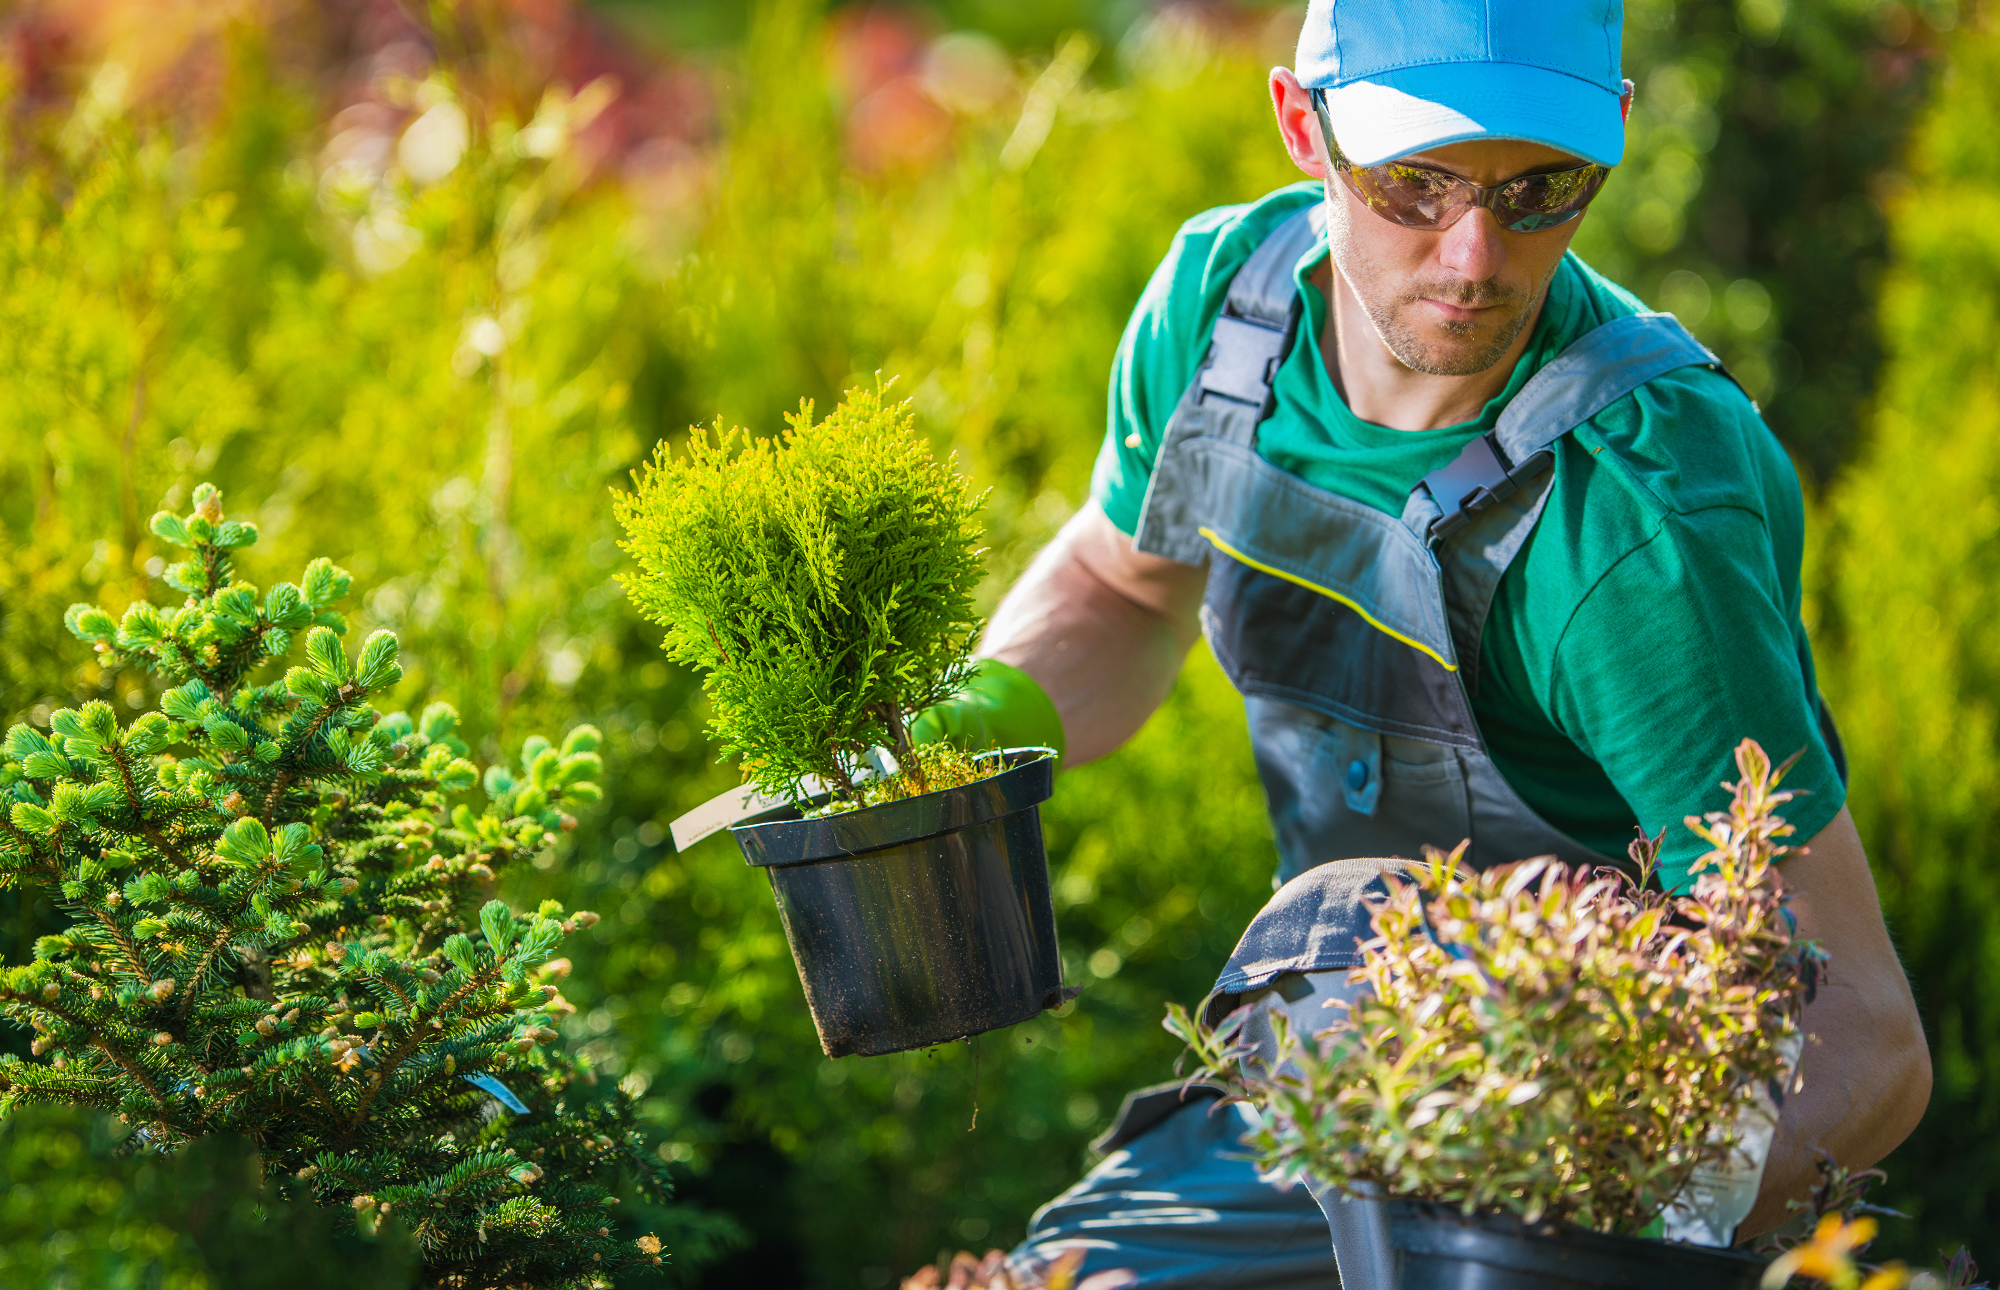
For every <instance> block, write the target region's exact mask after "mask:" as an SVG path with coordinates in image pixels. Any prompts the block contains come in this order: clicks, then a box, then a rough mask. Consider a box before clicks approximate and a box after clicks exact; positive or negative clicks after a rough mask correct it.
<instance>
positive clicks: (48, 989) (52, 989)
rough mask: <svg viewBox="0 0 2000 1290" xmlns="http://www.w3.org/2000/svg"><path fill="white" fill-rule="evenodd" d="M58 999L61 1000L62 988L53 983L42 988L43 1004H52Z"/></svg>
mask: <svg viewBox="0 0 2000 1290" xmlns="http://www.w3.org/2000/svg"><path fill="white" fill-rule="evenodd" d="M60 998H62V987H61V986H59V985H57V984H56V983H55V982H53V981H51V982H50V983H49V984H47V985H45V986H43V987H42V1002H43V1003H54V1002H55V1001H56V1000H57V999H60Z"/></svg>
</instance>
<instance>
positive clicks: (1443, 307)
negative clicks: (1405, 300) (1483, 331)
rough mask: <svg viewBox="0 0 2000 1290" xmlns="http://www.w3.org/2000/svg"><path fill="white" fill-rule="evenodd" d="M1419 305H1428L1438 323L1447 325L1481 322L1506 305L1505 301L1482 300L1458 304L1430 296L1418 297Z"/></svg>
mask: <svg viewBox="0 0 2000 1290" xmlns="http://www.w3.org/2000/svg"><path fill="white" fill-rule="evenodd" d="M1419 303H1421V304H1424V305H1428V306H1429V307H1430V308H1431V309H1432V310H1434V311H1435V312H1436V314H1437V316H1438V319H1439V321H1441V322H1448V323H1449V322H1479V321H1481V320H1483V319H1484V318H1485V317H1486V315H1488V314H1490V313H1492V312H1493V311H1495V310H1496V309H1499V308H1501V307H1502V306H1504V305H1505V304H1506V303H1507V301H1506V300H1504V299H1500V300H1483V301H1482V300H1472V301H1468V302H1465V303H1460V302H1457V301H1452V300H1439V299H1436V298H1434V297H1431V296H1422V297H1419Z"/></svg>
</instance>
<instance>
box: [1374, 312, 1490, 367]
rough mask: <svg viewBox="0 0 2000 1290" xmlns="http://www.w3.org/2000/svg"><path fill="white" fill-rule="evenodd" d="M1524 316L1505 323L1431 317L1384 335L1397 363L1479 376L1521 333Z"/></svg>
mask: <svg viewBox="0 0 2000 1290" xmlns="http://www.w3.org/2000/svg"><path fill="white" fill-rule="evenodd" d="M1522 322H1524V320H1522V318H1508V320H1504V322H1452V320H1442V322H1440V320H1430V322H1426V324H1420V326H1408V324H1406V326H1398V328H1396V330H1394V332H1390V334H1384V342H1386V344H1388V352H1390V354H1394V356H1396V362H1400V364H1402V366H1406V368H1410V370H1412V372H1422V374H1426V376H1478V374H1480V372H1486V370H1492V366H1494V364H1498V362H1500V360H1502V358H1506V352H1508V350H1510V348H1512V346H1514V338H1516V336H1520V324H1522Z"/></svg>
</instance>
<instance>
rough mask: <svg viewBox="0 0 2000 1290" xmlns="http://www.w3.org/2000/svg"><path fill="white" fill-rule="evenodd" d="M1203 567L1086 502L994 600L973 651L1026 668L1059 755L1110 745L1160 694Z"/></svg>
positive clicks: (1139, 721)
mask: <svg viewBox="0 0 2000 1290" xmlns="http://www.w3.org/2000/svg"><path fill="white" fill-rule="evenodd" d="M1203 582H1204V575H1203V574H1202V572H1201V571H1200V570H1198V569H1193V568H1190V567H1188V566H1187V565H1184V564H1180V563H1178V562H1176V561H1173V560H1165V559H1161V558H1160V557H1159V556H1155V555H1147V554H1145V553H1144V552H1141V551H1138V550H1135V549H1134V548H1133V546H1132V539H1131V538H1128V537H1126V536H1125V535H1124V534H1123V533H1120V532H1119V531H1118V528H1117V526H1116V525H1114V524H1112V522H1111V521H1110V520H1108V519H1106V518H1105V515H1104V512H1103V511H1102V510H1100V509H1098V506H1097V503H1096V502H1090V503H1088V504H1086V505H1085V506H1084V508H1083V509H1082V510H1081V511H1079V512H1078V513H1077V514H1076V516H1075V517H1074V518H1072V519H1071V520H1070V522H1069V523H1067V524H1065V525H1063V528H1062V532H1060V533H1058V534H1056V537H1055V540H1054V541H1053V542H1050V543H1049V544H1048V546H1046V547H1044V548H1043V549H1042V553H1041V554H1040V555H1038V556H1036V557H1035V562H1034V563H1033V564H1032V565H1030V566H1028V571H1027V572H1026V573H1024V574H1022V575H1021V580H1020V581H1019V582H1017V583H1015V584H1014V589H1013V590H1012V591H1010V592H1008V593H1007V598H1006V599H1005V600H1003V601H1001V602H1000V608H999V609H998V610H997V611H995V613H994V615H993V621H992V622H990V623H989V624H987V627H986V635H985V636H984V637H983V638H982V639H981V641H980V643H979V654H980V656H981V657H984V658H997V659H999V660H1000V661H1001V662H1002V663H1008V664H1011V665H1013V666H1014V667H1018V668H1020V669H1021V670H1022V671H1023V672H1026V673H1027V674H1028V675H1029V676H1032V677H1034V678H1035V680H1036V681H1037V682H1039V683H1040V684H1041V687H1042V688H1043V689H1044V690H1046V691H1047V692H1048V695H1049V698H1051V699H1053V700H1054V701H1055V705H1056V711H1057V712H1059V713H1061V714H1062V721H1063V731H1064V733H1065V735H1066V736H1067V737H1068V741H1069V748H1068V752H1067V754H1066V756H1065V759H1064V760H1065V763H1066V764H1068V765H1072V766H1075V765H1080V764H1081V763H1083V762H1087V761H1090V760H1091V759H1093V758H1096V757H1102V756H1104V755H1105V754H1106V753H1108V752H1111V751H1112V750H1113V749H1115V748H1117V747H1118V746H1119V745H1120V744H1122V743H1124V742H1125V741H1126V740H1127V739H1129V738H1131V737H1132V735H1133V734H1134V733H1135V732H1136V731H1137V730H1138V729H1139V727H1140V726H1142V725H1144V724H1145V722H1146V718H1147V717H1149V716H1151V715H1152V713H1153V709H1155V708H1157V707H1159V706H1160V701H1161V700H1162V699H1164V698H1166V697H1167V691H1168V690H1169V689H1171V688H1172V687H1173V683H1174V677H1175V675H1176V674H1178V673H1179V672H1180V669H1181V662H1182V660H1183V659H1185V658H1186V657H1187V652H1188V647H1189V646H1191V645H1193V644H1194V641H1195V637H1197V636H1198V635H1200V634H1201V628H1200V621H1199V611H1200V607H1201V592H1202V585H1203Z"/></svg>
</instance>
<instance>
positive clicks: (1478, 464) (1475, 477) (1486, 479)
mask: <svg viewBox="0 0 2000 1290" xmlns="http://www.w3.org/2000/svg"><path fill="white" fill-rule="evenodd" d="M1519 486H1520V481H1519V479H1518V478H1517V476H1516V473H1515V469H1514V467H1513V466H1512V465H1511V464H1510V463H1509V462H1508V461H1507V458H1506V455H1505V454H1504V453H1502V452H1501V451H1500V442H1499V440H1498V439H1497V438H1495V436H1494V434H1493V432H1492V431H1490V430H1489V431H1487V432H1486V433H1485V434H1482V435H1480V436H1478V437H1477V438H1475V439H1473V440H1472V441H1471V442H1470V443H1468V444H1466V445H1465V447H1464V448H1463V449H1462V450H1460V452H1459V454H1458V456H1457V457H1456V458H1454V459H1453V460H1452V461H1451V462H1450V464H1448V465H1444V466H1440V467H1438V468H1437V469H1436V470H1433V471H1432V472H1431V473H1430V474H1428V475H1425V476H1424V477H1423V480H1422V482H1420V483H1419V484H1418V485H1417V487H1419V488H1422V489H1424V490H1426V491H1427V492H1429V493H1430V495H1431V500H1432V501H1434V502H1436V503H1437V504H1438V509H1439V510H1440V511H1443V512H1444V514H1443V515H1441V516H1439V517H1438V518H1437V519H1436V520H1434V521H1433V522H1432V523H1431V527H1430V539H1431V541H1433V542H1441V541H1443V540H1444V539H1445V538H1447V537H1450V536H1451V535H1452V534H1453V533H1456V532H1457V531H1458V530H1460V529H1462V528H1464V527H1465V526H1466V525H1468V524H1470V523H1472V517H1473V516H1475V515H1477V514H1478V513H1479V512H1481V511H1483V510H1485V509H1486V508H1487V507H1489V506H1492V505H1493V504H1494V503H1496V502H1498V501H1500V500H1501V499H1503V498H1505V497H1507V496H1508V495H1509V494H1511V493H1512V492H1513V491H1514V490H1515V489H1516V488H1518V487H1519Z"/></svg>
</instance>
